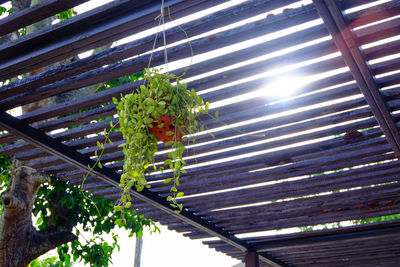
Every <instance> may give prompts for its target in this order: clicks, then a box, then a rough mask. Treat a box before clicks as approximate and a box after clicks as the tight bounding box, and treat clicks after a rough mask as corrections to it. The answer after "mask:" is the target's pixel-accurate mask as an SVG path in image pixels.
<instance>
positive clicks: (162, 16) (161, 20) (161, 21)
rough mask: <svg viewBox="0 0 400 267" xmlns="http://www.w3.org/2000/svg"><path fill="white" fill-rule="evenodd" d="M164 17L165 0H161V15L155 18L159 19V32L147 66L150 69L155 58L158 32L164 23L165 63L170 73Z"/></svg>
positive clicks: (166, 71) (166, 69)
mask: <svg viewBox="0 0 400 267" xmlns="http://www.w3.org/2000/svg"><path fill="white" fill-rule="evenodd" d="M164 17H165V8H164V0H161V9H160V15H158V16H157V17H156V18H155V20H156V19H158V26H157V32H156V36H155V38H154V42H153V48H152V50H151V54H150V59H149V64H148V65H147V68H148V69H150V65H151V61H152V59H153V54H154V50H155V48H156V44H157V38H158V33H159V32H160V26H161V24H162V31H163V42H164V65H165V73H166V74H168V53H167V38H166V35H165V19H164Z"/></svg>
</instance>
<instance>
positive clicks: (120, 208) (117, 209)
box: [114, 206, 122, 211]
mask: <svg viewBox="0 0 400 267" xmlns="http://www.w3.org/2000/svg"><path fill="white" fill-rule="evenodd" d="M121 210H122V206H114V211H121Z"/></svg>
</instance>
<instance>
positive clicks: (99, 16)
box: [0, 0, 198, 80]
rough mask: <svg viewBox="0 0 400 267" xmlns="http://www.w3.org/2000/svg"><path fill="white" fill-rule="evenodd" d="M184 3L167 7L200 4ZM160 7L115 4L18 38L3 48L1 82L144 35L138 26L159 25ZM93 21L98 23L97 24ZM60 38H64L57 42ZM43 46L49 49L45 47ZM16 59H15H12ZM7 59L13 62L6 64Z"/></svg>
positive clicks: (175, 1) (173, 2)
mask: <svg viewBox="0 0 400 267" xmlns="http://www.w3.org/2000/svg"><path fill="white" fill-rule="evenodd" d="M181 2H183V1H180V0H169V1H166V3H165V6H166V7H167V6H171V5H174V10H175V11H177V10H180V9H185V8H187V7H188V6H191V5H193V4H196V3H197V2H198V1H193V2H195V3H193V2H190V1H185V2H187V3H181ZM179 3H181V4H179ZM159 7H160V5H159V2H158V1H154V0H146V1H140V2H137V1H133V2H132V1H128V0H124V1H118V2H112V3H109V4H105V5H103V6H100V7H98V8H96V9H94V10H91V11H88V12H85V13H84V14H81V15H78V16H76V17H74V18H71V19H69V20H67V21H64V22H62V23H58V24H56V25H53V26H51V27H49V28H46V29H43V30H41V31H38V32H36V33H32V34H30V35H29V36H26V37H24V38H18V39H17V40H15V41H14V42H12V43H10V44H5V45H3V46H2V47H1V49H0V51H1V52H0V58H1V59H3V61H2V63H1V64H0V69H1V72H2V75H0V80H5V79H7V78H11V77H14V76H16V75H18V74H22V73H26V72H29V71H32V70H35V69H38V68H41V67H43V66H46V65H48V64H51V63H54V62H58V61H60V60H62V59H65V58H67V57H70V56H74V55H76V54H78V53H80V52H83V51H86V50H89V49H94V48H96V47H99V46H101V45H105V44H109V43H112V42H113V41H115V40H118V39H120V38H123V37H126V36H129V35H131V34H134V33H137V32H140V31H141V30H143V28H141V27H138V26H141V25H143V24H148V23H150V24H152V26H157V25H156V24H155V23H156V21H154V20H153V19H154V17H155V16H157V15H158V13H159ZM175 11H173V12H175ZM93 21H96V22H95V23H93ZM146 28H149V25H146ZM77 32H78V33H79V34H77ZM57 36H61V37H63V38H59V39H58V41H57V42H54V39H55V38H56V37H57ZM111 37H112V38H111ZM105 38H107V39H105ZM43 44H46V46H45V47H43ZM49 44H50V45H49ZM38 46H39V47H41V52H40V53H37V52H36V53H35V50H34V49H36V48H37V47H38ZM21 51H25V54H24V55H20V52H21ZM32 53H33V54H32ZM13 57H15V58H14V59H11V58H13ZM6 58H8V59H10V60H7V61H6V60H5V59H6ZM21 60H22V61H21ZM27 60H28V61H27ZM18 62H19V63H18Z"/></svg>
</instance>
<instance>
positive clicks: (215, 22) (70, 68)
mask: <svg viewBox="0 0 400 267" xmlns="http://www.w3.org/2000/svg"><path fill="white" fill-rule="evenodd" d="M292 1H293V0H291V1H271V2H270V3H269V5H265V1H260V0H253V1H249V2H248V3H246V4H245V5H239V6H234V7H232V8H229V9H227V10H223V11H220V12H217V13H213V14H211V15H208V16H205V17H203V18H201V19H200V20H196V21H194V22H188V23H185V24H182V25H181V27H183V29H184V30H185V31H186V33H187V34H188V36H190V37H195V36H196V35H197V34H201V33H204V32H206V31H210V30H212V29H216V28H218V27H222V26H226V25H228V23H234V22H237V21H239V20H240V19H243V16H244V15H246V16H247V14H248V13H247V12H253V11H254V10H257V12H256V14H257V13H259V12H265V11H266V10H267V9H270V8H274V7H278V6H280V5H283V4H285V2H292ZM261 2H262V3H261ZM260 5H261V7H262V8H261V7H260ZM267 7H268V8H267ZM242 12H243V13H242ZM238 13H239V16H237V14H238ZM175 15H176V14H174V16H175ZM225 16H227V17H229V18H231V19H229V20H227V19H225V18H226V17H225ZM165 35H166V38H167V40H168V43H173V42H175V41H179V40H181V39H182V38H184V36H183V33H182V30H181V29H180V28H178V27H174V28H172V29H169V30H166V32H165ZM161 39H162V36H161V37H159V38H158V39H157V41H158V42H157V43H156V47H155V48H158V47H159V46H160V45H161V44H162V43H163V42H162V40H161ZM153 43H154V36H149V37H146V38H143V39H140V40H136V41H133V42H130V43H128V44H125V45H121V46H118V47H115V48H112V49H110V50H107V51H104V52H100V53H98V54H96V55H93V56H91V57H88V58H86V59H82V60H78V61H74V62H72V63H69V64H66V65H64V66H61V67H58V68H55V69H52V70H51V71H47V72H42V73H40V74H37V75H34V76H30V77H27V78H25V79H22V80H20V81H15V82H13V83H11V84H9V85H6V86H3V87H2V88H1V89H0V93H1V94H2V95H3V96H4V98H5V97H9V96H11V95H16V94H17V93H21V92H24V91H27V90H30V89H33V88H35V87H39V86H42V85H45V84H49V83H52V82H55V81H58V80H61V79H65V78H67V77H69V76H71V75H76V74H79V73H82V72H85V71H89V70H91V69H94V68H98V67H101V66H103V65H106V64H110V63H115V62H117V61H118V60H122V59H124V58H126V57H130V56H133V55H139V54H143V53H145V52H147V51H149V50H151V49H152V47H153ZM192 45H196V43H194V44H192ZM187 49H188V48H185V49H182V50H183V51H185V56H186V52H187V51H188V50H187ZM194 49H196V46H195V47H194ZM196 51H197V49H196ZM172 56H173V55H172ZM169 57H171V55H169ZM171 59H173V58H171ZM154 60H156V61H157V62H160V60H158V59H157V58H154Z"/></svg>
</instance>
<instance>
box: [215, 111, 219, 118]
mask: <svg viewBox="0 0 400 267" xmlns="http://www.w3.org/2000/svg"><path fill="white" fill-rule="evenodd" d="M218 116H219V112H218V111H217V112H215V118H217V119H218Z"/></svg>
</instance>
